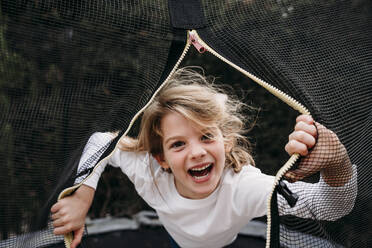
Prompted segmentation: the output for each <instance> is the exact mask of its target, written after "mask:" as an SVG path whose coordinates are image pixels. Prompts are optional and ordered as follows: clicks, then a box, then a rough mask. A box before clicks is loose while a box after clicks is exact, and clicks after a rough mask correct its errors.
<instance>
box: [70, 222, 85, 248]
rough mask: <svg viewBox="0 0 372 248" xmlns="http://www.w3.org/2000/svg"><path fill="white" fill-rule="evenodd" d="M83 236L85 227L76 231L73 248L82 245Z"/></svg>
mask: <svg viewBox="0 0 372 248" xmlns="http://www.w3.org/2000/svg"><path fill="white" fill-rule="evenodd" d="M83 234H84V226H82V227H80V228H79V229H78V230H76V231H74V239H73V240H72V242H71V248H76V247H77V246H78V245H79V244H80V242H81V238H82V237H83Z"/></svg>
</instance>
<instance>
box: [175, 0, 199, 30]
mask: <svg viewBox="0 0 372 248" xmlns="http://www.w3.org/2000/svg"><path fill="white" fill-rule="evenodd" d="M168 5H169V14H170V19H171V23H172V26H173V27H174V28H181V29H199V28H203V27H205V25H206V21H205V18H204V13H203V9H202V5H201V3H200V0H184V1H181V0H169V1H168Z"/></svg>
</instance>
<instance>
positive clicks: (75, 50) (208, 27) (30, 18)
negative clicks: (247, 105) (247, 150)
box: [0, 0, 372, 248]
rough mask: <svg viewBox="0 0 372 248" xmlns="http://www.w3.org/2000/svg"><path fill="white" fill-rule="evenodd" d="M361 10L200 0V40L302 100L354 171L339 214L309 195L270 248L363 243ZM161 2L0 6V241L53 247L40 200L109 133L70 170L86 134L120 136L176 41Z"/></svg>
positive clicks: (365, 161) (171, 59)
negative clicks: (307, 211) (333, 215)
mask: <svg viewBox="0 0 372 248" xmlns="http://www.w3.org/2000/svg"><path fill="white" fill-rule="evenodd" d="M192 2H198V1H192ZM371 5H372V4H371V2H370V1H363V0H357V1H326V2H320V1H310V0H303V1H289V0H288V1H287V0H281V1H279V0H276V1H207V0H204V1H201V2H200V7H201V8H202V14H203V16H204V17H203V21H202V22H203V24H202V25H200V26H197V32H198V34H199V35H200V37H201V38H202V39H203V40H204V41H205V42H206V43H207V44H208V45H209V46H211V47H212V48H213V49H214V50H216V51H217V52H218V53H219V54H221V55H223V56H224V57H226V58H227V59H228V60H230V61H231V62H233V63H235V64H237V65H239V66H240V67H241V68H243V69H244V70H246V71H248V72H250V73H252V74H254V75H256V76H257V77H259V78H261V79H263V80H265V81H266V82H268V83H270V84H271V85H273V86H275V87H277V88H278V89H280V90H281V91H283V92H285V93H286V94H288V95H289V96H292V97H293V98H294V99H296V100H298V101H299V102H301V103H302V104H303V105H305V106H306V107H307V108H308V109H309V110H310V112H311V114H312V116H313V117H314V119H315V120H316V121H317V122H319V123H321V124H323V125H324V126H326V127H327V128H329V129H330V130H332V131H333V132H334V133H336V134H337V136H338V138H339V140H340V141H341V143H342V144H343V145H344V147H345V148H346V150H347V153H348V155H349V157H350V160H351V163H352V164H353V165H355V166H356V170H357V175H358V177H357V182H358V185H357V186H358V187H357V190H358V192H357V197H356V200H355V202H353V203H352V204H351V205H352V209H351V212H349V211H346V212H347V214H346V215H345V216H342V217H341V218H337V219H334V220H327V218H326V217H325V216H327V215H328V214H329V212H334V211H336V210H335V209H332V203H330V202H327V201H325V202H318V201H313V202H310V203H309V204H313V205H316V206H315V207H314V209H317V211H319V212H320V213H322V214H321V215H319V214H318V213H317V211H315V212H314V216H313V217H312V218H299V217H296V216H292V215H284V216H279V217H278V218H277V220H274V221H273V225H276V227H278V228H279V233H278V234H279V237H278V238H279V240H278V243H279V245H280V246H282V247H339V246H340V247H371V246H372V239H371V237H372V233H371V230H370V228H369V227H370V226H371V225H372V219H371V217H370V216H371V211H372V199H371V191H372V183H371V180H370V179H369V176H368V175H369V174H370V172H371V170H370V166H369V165H370V164H371V162H372V157H371V154H370V150H371V149H370V147H371V145H372V144H371V136H372V133H371V132H372V125H371V124H372V111H371V107H370V106H371V103H372V97H371V95H372V84H371V81H372V71H371V65H372V47H371V46H372V35H371V34H370V32H369V30H371V27H370V26H371V23H372V14H371V13H370V9H371V7H372V6H371ZM169 6H172V5H168V1H161V0H159V1H144V0H143V1H52V0H44V1H21V0H19V1H15V0H14V1H8V0H3V1H1V9H0V20H1V22H0V48H1V51H0V103H1V104H0V116H1V118H0V144H1V145H0V168H1V173H0V184H1V185H0V247H6V248H8V247H9V248H10V247H52V246H53V244H54V243H58V242H62V239H63V237H61V236H55V235H53V232H52V231H53V229H52V226H51V222H50V219H49V209H50V206H51V205H52V204H53V203H54V202H55V201H56V199H57V196H58V194H59V193H60V192H61V191H62V190H63V189H64V188H66V187H68V186H71V185H72V184H73V183H74V181H75V179H76V177H78V178H79V180H80V179H83V178H84V177H86V176H87V175H88V174H89V172H90V171H91V169H92V167H93V166H94V164H95V163H96V162H98V161H99V160H100V159H102V158H103V157H104V156H106V155H107V154H108V153H109V152H110V151H111V150H112V149H113V146H114V145H115V143H116V142H117V139H114V140H113V141H109V142H107V143H106V144H105V145H104V146H103V147H98V148H97V151H96V153H94V154H92V156H90V157H89V158H88V161H87V162H86V165H85V166H84V167H83V169H82V170H79V171H77V165H78V162H79V160H80V156H81V154H82V152H83V148H84V146H85V144H86V143H87V141H88V139H89V137H90V136H91V134H92V133H94V132H97V131H99V132H103V131H119V132H121V133H122V132H123V131H125V130H126V129H127V127H128V125H129V123H130V121H131V119H132V118H133V116H134V115H135V114H136V113H137V112H138V111H139V110H140V109H141V108H142V107H143V106H144V105H145V104H146V103H147V102H148V100H149V99H150V97H151V96H152V95H153V93H154V91H155V90H156V89H157V88H158V87H159V85H160V84H161V83H162V82H163V81H164V79H165V78H166V77H167V75H168V74H169V72H170V70H171V68H172V67H173V66H174V64H175V62H176V60H177V58H178V57H179V56H180V54H181V52H182V49H183V47H184V46H185V42H186V38H187V36H186V31H187V30H186V29H187V28H184V29H179V28H175V27H172V21H173V23H174V20H171V19H170V14H169V11H170V10H169ZM197 6H199V5H197ZM184 11H185V12H187V10H184ZM173 18H174V17H173ZM206 61H207V60H206ZM218 63H221V64H222V62H218ZM218 66H219V65H218V64H217V65H216V67H218ZM250 83H252V82H250ZM241 84H242V85H241V86H242V87H247V86H246V85H243V84H246V82H242V83H241ZM280 118H282V119H287V118H288V116H287V115H283V116H281V117H280ZM132 132H133V133H135V130H133V131H132ZM288 134H289V133H285V134H283V136H287V135H288ZM119 136H120V135H119ZM300 164H301V162H300ZM278 166H279V167H280V165H278ZM279 167H278V168H277V169H279ZM347 176H348V175H345V177H347ZM313 180H315V181H316V180H318V178H316V179H313ZM353 180H356V179H353ZM353 182H355V181H353ZM302 193H303V194H311V192H307V191H306V189H304V191H303V192H302ZM322 194H324V195H327V191H326V188H325V189H324V192H322ZM343 195H348V196H350V195H355V192H349V193H347V192H346V193H345V192H343V193H340V195H339V196H340V198H342V196H343ZM300 197H301V196H300ZM314 199H316V196H314ZM297 207H298V208H300V209H301V207H304V208H306V207H307V206H297ZM272 242H275V239H273V241H272ZM275 245H277V244H274V243H272V244H271V246H272V247H275Z"/></svg>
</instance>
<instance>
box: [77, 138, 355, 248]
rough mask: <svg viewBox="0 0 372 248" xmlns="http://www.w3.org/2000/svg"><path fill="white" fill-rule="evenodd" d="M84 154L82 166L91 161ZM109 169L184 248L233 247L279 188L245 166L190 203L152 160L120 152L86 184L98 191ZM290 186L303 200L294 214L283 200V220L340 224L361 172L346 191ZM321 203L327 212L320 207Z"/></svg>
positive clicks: (94, 141) (94, 142) (95, 141)
mask: <svg viewBox="0 0 372 248" xmlns="http://www.w3.org/2000/svg"><path fill="white" fill-rule="evenodd" d="M111 138H112V137H111V136H110V135H108V134H104V133H96V134H94V135H93V136H92V137H91V139H90V140H89V142H88V144H89V146H88V147H86V149H85V152H84V154H92V153H94V151H95V150H97V149H98V147H100V146H102V145H99V144H106V143H107V141H109V140H110V139H111ZM84 154H83V157H82V159H81V162H80V164H83V163H84V159H85V160H86V159H87V157H88V156H87V155H84ZM107 163H109V164H111V165H112V166H114V167H119V168H120V169H121V170H122V171H123V172H124V173H125V174H126V175H127V176H128V177H129V179H130V180H131V181H132V183H133V184H134V186H135V188H136V190H137V192H138V194H139V195H140V196H141V197H142V198H143V199H144V200H145V201H146V202H147V203H148V204H149V205H150V206H151V207H153V208H154V209H155V210H156V212H157V214H158V216H159V219H160V221H161V222H162V223H163V225H164V227H165V228H166V229H167V231H168V232H169V234H170V235H171V236H172V237H173V238H174V240H175V241H176V242H177V243H178V244H179V245H180V246H181V247H222V246H225V245H228V244H230V243H231V242H233V241H234V239H235V238H236V236H237V234H238V232H239V231H240V230H241V228H242V227H243V226H245V225H246V224H247V223H248V222H249V221H250V220H251V219H252V218H255V217H260V216H263V215H265V214H266V202H267V198H268V196H269V194H270V192H271V189H272V186H273V183H274V177H273V176H269V175H266V174H263V173H261V171H260V170H259V169H257V168H255V167H253V166H251V165H247V166H244V167H243V169H242V170H241V171H240V172H239V173H235V172H234V171H233V170H232V169H225V170H224V172H223V175H222V178H221V181H220V184H219V185H218V187H217V188H216V190H215V191H214V192H213V193H212V194H211V195H209V196H208V197H206V198H204V199H197V200H194V199H187V198H184V197H182V196H181V195H180V194H179V193H178V192H177V190H176V187H175V184H174V176H173V174H171V173H168V172H165V171H163V170H162V169H161V167H160V165H159V164H158V163H157V161H156V160H155V159H154V158H153V157H152V156H151V155H150V154H148V153H146V152H140V153H138V152H125V151H121V150H116V151H115V152H114V153H113V155H112V156H111V157H110V158H108V159H107V160H106V161H103V163H101V166H99V167H97V168H95V170H94V171H93V173H92V174H91V175H90V176H89V177H88V178H87V180H86V181H85V182H84V184H85V185H88V186H90V187H92V188H96V187H97V183H98V180H99V177H100V175H101V173H102V172H103V170H104V168H105V166H106V164H107ZM287 185H288V188H289V189H290V190H291V191H292V192H294V193H297V194H298V195H299V200H298V202H297V204H296V205H295V206H294V207H293V208H291V207H290V206H289V205H288V204H287V202H286V200H285V199H284V198H283V197H282V196H279V197H278V208H279V214H280V215H296V216H298V217H301V218H311V219H322V220H335V219H338V218H340V217H342V216H344V215H346V214H348V213H349V212H350V211H351V210H352V208H353V206H354V200H355V197H356V192H357V190H356V169H355V167H354V168H353V179H352V180H350V181H349V182H348V183H347V184H346V185H344V186H342V187H330V186H329V185H327V184H326V183H325V182H324V181H323V179H322V178H321V179H320V181H319V182H318V183H315V184H309V183H304V182H296V183H292V184H290V183H287ZM319 202H321V206H322V207H318V205H319V204H317V203H319Z"/></svg>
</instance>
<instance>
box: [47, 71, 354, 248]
mask: <svg viewBox="0 0 372 248" xmlns="http://www.w3.org/2000/svg"><path fill="white" fill-rule="evenodd" d="M242 106H243V104H242V103H241V102H239V101H236V100H233V99H231V98H229V97H228V96H227V95H226V94H225V93H223V92H222V91H221V90H220V89H218V88H216V87H215V86H213V85H211V84H209V83H207V82H206V80H205V78H204V77H203V76H201V75H200V74H197V73H195V72H192V71H189V70H185V69H181V70H178V71H177V73H176V74H175V76H174V77H173V79H172V80H171V81H170V82H169V83H168V85H167V86H165V88H164V89H162V90H161V92H160V93H159V94H158V95H157V96H156V98H155V99H154V101H153V102H152V103H151V104H150V106H149V107H148V108H147V109H146V110H145V112H144V114H143V117H142V121H141V128H140V133H139V136H138V139H130V138H128V137H123V138H122V139H121V141H120V149H118V150H116V151H115V152H114V154H113V155H112V156H111V157H110V158H109V159H108V160H106V162H104V166H105V164H107V162H108V163H110V164H111V165H113V166H115V167H120V168H121V170H122V171H123V172H124V173H125V174H126V175H127V176H128V177H129V178H130V180H131V181H132V182H133V183H134V185H135V188H136V190H137V192H138V194H139V195H140V196H141V197H143V199H144V200H145V201H146V202H147V203H148V204H149V205H150V206H151V207H153V208H154V209H155V210H156V212H157V214H158V216H159V219H160V220H161V222H162V223H163V225H164V227H165V228H166V230H167V231H168V232H169V234H170V235H171V236H172V238H173V239H174V240H175V241H176V242H177V244H178V245H179V246H181V247H222V246H225V245H228V244H230V243H231V242H233V241H234V239H235V238H236V236H237V233H238V232H239V231H240V230H241V228H242V227H243V226H244V225H246V224H247V222H248V221H250V220H251V219H252V218H255V217H259V216H263V215H265V214H266V201H267V197H268V195H269V194H270V191H271V189H272V186H273V182H274V177H273V176H269V175H265V174H262V173H261V172H260V170H259V169H257V168H255V167H254V161H253V159H252V157H251V156H250V154H249V153H248V142H247V140H246V138H245V137H244V136H243V133H244V128H243V127H244V125H243V118H244V117H243V116H242V115H241V114H240V112H239V111H240V110H241V107H242ZM317 127H318V129H319V134H318V132H317V128H316V127H315V125H314V121H313V119H312V118H311V117H310V116H306V115H301V116H299V117H298V118H297V124H296V126H295V130H294V132H293V133H292V134H291V135H290V136H289V142H288V143H287V145H286V147H285V149H286V151H287V152H288V154H290V155H291V154H293V153H299V154H301V155H302V156H306V155H308V153H309V149H312V152H311V154H310V157H311V156H313V157H316V156H318V154H319V152H318V151H317V146H319V144H320V143H322V149H323V150H322V151H324V147H326V145H327V142H328V143H329V142H330V141H332V142H335V144H336V145H335V146H334V148H337V149H332V151H331V152H329V156H328V158H329V160H328V161H327V163H321V162H319V163H317V164H314V163H311V160H310V162H309V161H307V162H306V161H305V163H301V164H300V165H299V168H298V169H297V170H295V171H291V172H289V173H288V174H287V176H288V178H289V179H290V180H291V181H296V180H298V179H301V178H303V177H305V176H308V175H309V174H313V173H315V172H317V171H320V172H321V179H320V181H319V182H318V183H316V184H308V183H304V182H296V183H292V184H289V185H288V187H289V188H290V190H291V191H292V192H295V193H297V194H298V195H299V196H300V198H299V201H298V202H297V204H296V206H295V207H293V208H291V207H290V206H289V205H288V204H287V202H286V200H285V199H284V198H282V197H281V196H279V197H278V207H279V213H280V214H281V215H285V214H291V215H297V216H299V217H302V218H318V219H326V220H334V219H337V218H340V217H342V216H344V215H345V214H347V213H349V212H350V211H351V209H352V207H353V204H354V199H355V193H356V180H354V179H355V169H353V167H352V166H351V163H350V160H349V158H348V156H347V153H346V150H345V149H344V147H343V145H342V144H341V143H340V142H339V140H338V139H337V136H336V135H334V134H333V133H332V132H330V131H329V130H327V129H325V128H324V127H323V126H321V125H318V126H317ZM320 130H321V131H320ZM320 132H322V135H321V133H320ZM323 133H324V134H325V135H323ZM318 136H319V137H318ZM323 136H324V137H331V138H330V139H329V140H330V141H329V140H327V139H324V138H322V137H323ZM113 137H114V134H110V133H95V134H94V135H92V137H91V138H90V140H89V142H88V144H87V146H86V148H85V151H84V153H83V156H82V159H81V161H80V164H83V163H84V162H85V161H86V160H87V158H88V157H89V156H90V154H92V153H94V152H95V151H97V150H99V148H100V147H102V146H103V145H104V144H106V143H107V142H108V141H110V140H111V139H112V138H113ZM317 139H318V145H317V146H315V143H316V140H317ZM321 140H322V142H320V141H321ZM314 146H315V147H314ZM313 147H314V148H313ZM313 154H314V155H313ZM335 158H337V159H338V162H337V163H334V162H333V161H335ZM104 166H100V167H97V168H96V169H95V170H94V171H93V173H92V175H91V176H90V177H88V179H87V180H86V181H85V182H84V183H83V185H82V186H81V187H80V188H79V189H78V190H77V191H76V192H75V193H74V194H73V195H71V196H69V197H66V198H64V199H62V200H60V201H58V202H57V203H56V204H55V205H53V207H52V209H51V212H52V219H53V226H54V228H55V229H54V233H55V234H57V235H59V234H66V233H68V232H70V231H73V232H74V240H73V243H72V245H71V247H73V248H75V247H76V246H77V245H78V244H79V243H80V241H81V238H82V234H83V231H84V221H85V217H86V214H87V212H88V210H89V207H90V205H91V202H92V199H93V196H94V190H95V188H96V186H97V183H98V180H99V177H100V175H101V173H102V171H103V170H104ZM319 192H321V193H320V194H319ZM340 194H343V195H345V197H343V198H341V199H340V198H339V197H337V196H339V195H340ZM336 199H337V200H336ZM318 201H322V204H323V205H325V206H329V207H330V209H332V211H329V209H324V208H322V209H318V208H316V205H315V204H311V203H312V202H318Z"/></svg>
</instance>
